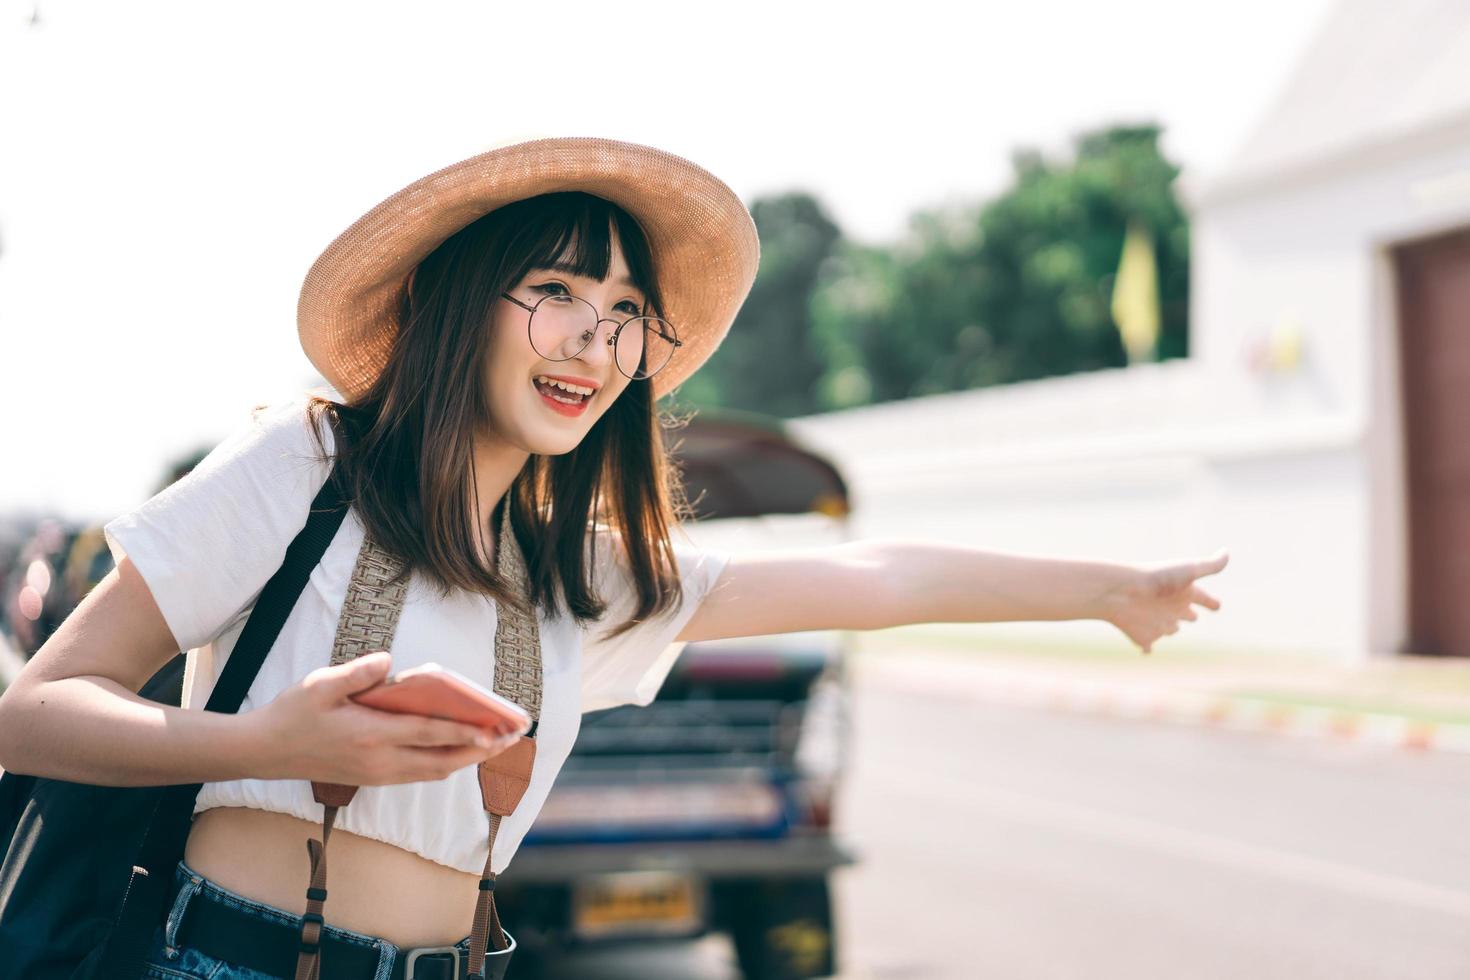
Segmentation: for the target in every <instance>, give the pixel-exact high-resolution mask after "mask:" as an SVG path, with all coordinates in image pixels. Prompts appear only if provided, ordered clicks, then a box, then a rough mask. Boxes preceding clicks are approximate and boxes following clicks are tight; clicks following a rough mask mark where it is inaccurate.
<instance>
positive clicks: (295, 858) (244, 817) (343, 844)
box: [184, 807, 480, 949]
mask: <svg viewBox="0 0 1470 980" xmlns="http://www.w3.org/2000/svg"><path fill="white" fill-rule="evenodd" d="M321 832H322V828H321V824H319V823H308V822H307V821H305V820H300V819H298V818H296V817H292V816H288V815H286V814H284V813H272V812H269V811H266V810H255V809H246V808H244V807H216V808H214V809H210V810H205V811H204V812H203V813H200V814H198V815H197V816H196V817H195V818H194V827H193V829H192V830H191V831H190V833H189V842H188V845H187V847H186V848H185V852H184V861H185V862H186V863H187V864H188V865H189V867H191V868H193V869H194V870H195V871H197V872H199V873H200V874H201V875H203V876H204V877H206V878H208V879H210V880H211V881H213V882H215V883H216V884H219V885H221V886H223V887H224V888H228V889H229V890H230V891H232V892H236V893H238V894H240V895H244V896H245V897H246V898H251V899H254V900H255V901H257V902H262V903H264V904H266V905H274V906H275V907H276V908H280V909H284V910H286V911H287V912H290V913H292V914H293V915H300V914H302V913H303V912H305V911H306V885H307V879H308V878H309V877H310V867H311V864H310V859H309V858H308V857H307V852H306V841H307V840H308V839H310V838H315V839H318V840H319V839H320V838H321ZM479 881H480V876H479V875H478V874H470V873H467V872H464V871H459V870H456V869H454V868H451V867H448V866H446V865H443V864H439V863H437V862H435V861H430V860H429V859H428V858H424V857H420V856H419V855H417V854H414V853H413V852H412V851H406V850H404V849H403V848H401V847H394V846H393V845H392V844H385V843H383V842H382V841H377V840H373V839H371V838H368V837H360V836H358V835H357V834H350V833H347V832H346V831H344V830H338V829H333V831H332V836H331V839H330V841H329V842H328V844H327V891H328V892H329V895H328V898H327V904H326V909H325V910H324V912H323V915H324V916H325V918H326V920H327V924H328V925H334V926H339V927H340V928H343V929H351V930H352V931H354V932H362V933H367V934H368V935H370V936H380V937H382V938H383V939H386V940H388V941H389V942H391V943H393V944H394V945H396V946H398V947H400V948H405V949H406V948H411V947H414V946H449V945H453V944H454V943H457V942H459V941H460V940H461V939H463V938H464V937H465V936H468V935H469V934H470V928H471V927H472V925H473V924H474V912H475V899H476V898H477V897H478V896H479Z"/></svg>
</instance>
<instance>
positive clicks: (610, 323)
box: [576, 320, 618, 371]
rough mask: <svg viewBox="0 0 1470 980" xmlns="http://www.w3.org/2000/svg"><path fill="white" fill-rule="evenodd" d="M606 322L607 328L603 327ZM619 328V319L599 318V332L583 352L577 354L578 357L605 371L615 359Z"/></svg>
mask: <svg viewBox="0 0 1470 980" xmlns="http://www.w3.org/2000/svg"><path fill="white" fill-rule="evenodd" d="M604 324H606V325H607V328H606V329H603V325H604ZM617 329H618V321H617V320H598V321H597V333H596V334H595V335H594V336H593V338H592V340H591V341H589V342H588V344H587V346H586V347H585V348H583V350H582V353H580V354H578V355H577V357H576V359H577V360H579V361H585V362H587V364H588V365H589V366H591V367H594V368H601V369H603V370H604V371H605V370H606V368H607V367H608V365H610V364H611V363H612V360H613V356H614V354H613V342H614V337H615V336H616V333H617Z"/></svg>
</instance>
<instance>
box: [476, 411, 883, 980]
mask: <svg viewBox="0 0 1470 980" xmlns="http://www.w3.org/2000/svg"><path fill="white" fill-rule="evenodd" d="M680 436H681V437H682V438H681V442H680V443H679V444H678V445H676V446H674V447H673V452H674V456H675V458H676V460H677V462H678V465H679V466H680V468H681V470H682V471H683V474H684V482H685V485H686V487H687V490H688V496H689V500H690V502H691V504H692V507H693V509H694V511H695V517H696V521H695V522H694V523H693V524H692V525H691V526H690V538H691V539H692V540H694V541H695V543H697V544H699V545H701V546H703V547H711V548H723V547H727V546H728V548H729V549H730V550H731V551H735V550H739V549H741V548H755V549H762V548H773V549H774V548H781V547H790V546H803V545H813V544H818V543H824V542H840V541H844V540H848V539H849V537H850V534H849V524H848V520H847V515H848V495H847V489H846V485H845V483H844V481H843V479H842V477H841V475H840V474H839V473H838V472H837V470H836V469H835V467H833V466H832V464H831V463H829V462H828V461H826V460H825V459H823V458H821V457H820V456H818V455H817V454H815V453H813V452H811V451H809V450H807V449H805V448H803V447H801V446H798V445H797V444H795V443H794V442H793V441H792V440H791V439H790V438H789V437H788V436H787V435H786V434H785V433H784V431H783V428H782V426H781V425H780V423H779V422H778V421H776V420H772V419H768V418H765V417H762V416H755V415H749V414H745V413H738V414H737V413H733V412H730V413H725V412H722V413H720V414H718V415H714V414H713V413H705V414H702V415H700V416H698V417H696V418H695V419H694V420H693V421H691V422H690V423H689V424H688V426H687V427H685V428H684V429H682V430H681V431H680ZM850 641H851V634H849V633H842V632H830V631H829V632H815V631H814V632H805V633H794V634H788V635H783V636H762V637H742V638H737V639H727V640H719V641H713V642H697V643H690V644H689V645H688V646H687V647H686V648H685V649H684V651H683V652H682V653H681V655H680V657H679V660H678V661H677V663H676V664H675V667H674V669H673V671H672V672H671V674H670V675H669V677H668V679H667V680H666V682H665V683H664V685H663V687H662V688H661V689H660V691H659V693H658V695H657V697H656V698H655V700H654V701H653V702H652V703H651V704H650V705H648V706H647V707H637V706H632V705H630V706H624V707H619V708H613V709H610V710H606V711H599V712H589V713H588V714H587V715H585V716H584V718H583V720H582V727H581V733H580V735H579V736H578V740H577V743H576V745H575V747H574V748H573V750H572V754H571V756H570V758H569V759H568V760H567V763H566V765H565V767H564V768H563V770H562V772H561V774H560V775H559V776H558V777H557V782H556V786H555V787H554V788H553V790H552V791H551V794H550V796H549V797H548V799H547V801H546V804H545V806H544V807H543V809H542V811H541V814H540V816H539V817H538V818H537V820H536V823H535V824H534V825H533V826H532V828H531V830H530V832H529V833H528V834H527V836H526V838H525V840H524V842H523V843H522V845H521V847H520V850H519V851H518V852H517V854H516V859H515V861H514V862H513V864H512V865H511V867H510V868H508V869H507V871H506V873H505V874H504V875H503V876H502V877H501V879H500V880H499V881H498V882H497V886H496V891H497V893H498V896H499V898H500V899H501V903H498V904H500V907H501V908H502V909H503V910H504V915H505V919H506V925H507V928H509V929H510V930H511V931H512V932H513V933H514V934H515V935H516V937H517V941H518V942H519V943H520V944H521V947H520V951H518V953H517V956H518V957H520V958H521V961H520V962H518V963H517V968H518V969H519V970H520V971H521V973H522V974H529V973H533V972H535V971H536V968H537V967H544V966H545V965H546V963H545V960H544V956H543V955H542V954H544V953H546V952H548V951H549V950H551V949H553V948H555V949H567V948H571V947H575V946H586V945H588V944H597V943H612V942H650V941H660V940H669V939H687V938H692V937H696V936H700V935H703V934H705V933H708V932H711V931H724V932H727V933H728V934H729V935H730V936H731V938H732V940H733V943H734V947H735V950H736V955H737V959H738V961H739V964H740V967H741V969H742V971H743V973H744V974H745V976H746V977H747V978H750V980H786V978H805V977H820V976H828V975H831V974H832V973H834V972H836V967H835V958H836V954H835V941H834V934H833V915H832V902H831V893H830V889H829V883H828V878H829V875H830V873H831V872H832V871H833V869H835V868H837V867H840V866H842V865H844V864H849V863H851V862H852V861H853V860H854V858H853V857H852V855H851V854H850V853H849V851H848V850H847V849H846V848H844V847H843V846H842V845H841V844H840V843H839V842H838V841H837V840H835V839H834V835H833V831H832V801H833V795H834V793H835V792H836V789H837V784H838V780H839V777H840V775H841V772H842V770H843V769H844V767H845V753H844V749H845V746H846V744H847V739H846V730H847V694H846V686H845V680H844V661H845V657H846V654H847V652H848V649H849V647H850Z"/></svg>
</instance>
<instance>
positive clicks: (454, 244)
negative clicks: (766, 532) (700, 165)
mask: <svg viewBox="0 0 1470 980" xmlns="http://www.w3.org/2000/svg"><path fill="white" fill-rule="evenodd" d="M614 233H616V234H617V236H618V242H619V244H620V245H621V247H622V251H623V255H624V258H625V259H626V260H627V263H628V270H629V272H630V273H631V275H632V278H633V281H634V283H635V284H637V285H638V287H639V288H640V289H641V290H642V291H643V294H644V296H645V298H646V299H647V305H648V307H650V308H651V310H646V311H645V312H652V313H654V314H656V315H661V314H662V312H663V303H662V297H661V296H660V294H659V290H658V280H657V278H656V276H655V275H654V268H653V259H652V256H651V254H650V251H649V247H648V241H647V239H646V238H645V236H644V234H643V230H642V228H640V227H639V225H638V223H637V221H635V220H634V219H633V217H632V216H631V215H629V214H628V213H627V212H625V211H624V210H623V209H622V208H620V207H618V206H617V205H615V204H613V203H612V202H610V201H606V200H603V199H602V198H599V197H594V196H593V195H590V194H585V193H582V192H576V191H568V192H560V193H554V194H543V195H540V196H537V197H532V198H526V199H524V200H521V201H516V202H514V203H512V204H508V205H506V206H504V207H501V208H498V209H497V210H495V211H492V212H490V213H489V214H487V215H485V216H484V217H482V218H480V219H478V220H477V221H475V222H473V223H471V224H470V225H468V226H467V227H465V228H463V229H461V230H460V231H459V232H457V233H455V234H454V235H453V236H452V237H450V238H449V239H448V240H446V241H445V242H444V243H443V244H442V245H440V246H439V247H438V248H437V249H435V250H434V251H433V252H432V253H431V254H430V255H429V256H428V257H427V258H425V259H424V260H423V261H422V262H421V263H419V265H418V267H417V268H416V269H415V270H414V273H413V275H412V276H411V277H410V278H409V282H408V284H407V285H406V287H405V289H404V290H403V294H402V297H401V301H400V315H399V324H400V326H399V329H398V332H397V335H396V336H395V337H394V338H393V343H392V350H391V353H390V355H389V357H388V363H387V366H386V367H385V368H384V369H383V371H382V372H381V373H380V374H379V376H378V378H377V379H376V381H375V382H374V383H373V385H372V387H371V388H370V389H368V391H367V392H366V393H365V394H364V395H363V396H362V397H361V398H360V399H359V400H357V401H355V402H353V403H351V404H344V403H342V402H336V401H333V400H331V399H328V398H322V397H320V396H312V397H311V399H310V403H309V405H308V412H309V413H310V417H311V421H312V423H313V424H312V430H313V431H314V432H316V433H317V441H318V444H319V445H320V446H321V450H322V454H323V456H326V455H327V448H326V446H325V444H324V443H322V435H321V433H320V422H321V418H322V416H323V414H326V415H327V416H328V420H329V422H330V424H332V425H333V428H334V431H335V432H336V433H337V440H336V441H337V446H338V452H339V456H340V461H341V464H342V473H343V480H344V485H345V489H346V491H347V497H348V499H350V500H351V501H352V502H353V505H354V506H355V507H356V508H357V513H358V516H359V519H360V520H361V521H362V523H363V525H364V527H365V529H366V532H367V533H368V534H369V535H371V536H372V537H373V539H374V540H375V541H376V542H377V543H378V544H379V545H381V546H382V547H383V548H384V549H385V550H387V551H389V552H391V553H392V554H394V555H395V556H397V557H398V558H399V559H400V560H401V561H402V562H403V565H404V570H403V573H402V574H404V575H407V574H409V573H410V572H411V571H413V570H415V569H417V570H419V571H420V572H422V573H423V574H424V575H425V577H426V578H428V579H430V580H431V581H433V582H434V583H435V584H436V585H437V586H438V587H439V589H440V591H441V593H442V594H445V595H447V594H448V593H449V591H450V590H451V589H454V588H460V589H466V590H469V591H472V592H477V593H483V594H485V595H489V596H492V597H494V599H495V600H496V601H497V602H509V603H512V604H518V600H517V597H516V596H515V595H514V594H513V593H512V591H511V590H510V588H509V586H508V585H507V583H506V582H504V581H503V580H502V579H501V578H500V576H498V575H497V574H496V572H495V569H494V568H492V567H490V566H489V565H487V564H486V563H485V562H484V561H483V560H482V559H481V557H480V554H479V551H478V549H477V548H476V543H475V542H476V532H475V529H474V528H473V524H474V522H475V520H476V519H477V518H476V516H475V514H476V511H475V507H474V489H473V485H472V482H473V476H474V466H473V456H472V445H473V441H472V433H474V432H475V431H477V430H481V431H483V430H484V429H485V427H486V424H487V422H488V418H487V408H488V405H489V400H488V398H487V397H486V396H487V392H486V390H485V371H484V363H485V358H486V357H487V356H488V354H487V348H488V344H489V330H488V329H487V325H488V324H489V323H490V320H491V312H492V308H493V306H494V304H495V301H496V299H497V298H498V297H499V296H500V294H501V293H502V292H504V291H506V290H508V289H510V288H511V287H513V286H515V285H516V283H518V282H520V280H521V279H522V278H523V277H524V276H525V275H526V273H527V272H528V271H530V269H532V268H533V267H543V266H548V265H551V264H552V263H553V262H554V261H556V260H558V259H565V260H568V261H570V262H571V263H572V264H573V265H574V266H575V271H576V272H577V273H578V274H581V275H584V276H590V277H592V278H594V279H599V280H600V279H604V278H606V277H607V274H608V270H609V268H610V266H611V264H612V237H611V236H612V234H614ZM568 248H570V249H571V250H572V254H571V255H570V256H567V255H565V252H566V251H567V250H568ZM686 422H687V417H686V418H678V417H675V416H674V415H672V414H668V415H664V414H661V413H660V412H659V411H658V409H657V407H656V403H655V401H654V398H653V388H652V383H651V382H650V381H630V382H629V383H628V386H627V388H625V389H624V391H623V392H622V394H620V395H619V396H618V397H617V399H616V400H615V401H614V402H613V403H612V405H610V406H609V407H608V409H607V411H606V412H604V413H603V416H602V418H600V419H598V421H597V422H596V423H595V424H594V425H593V426H592V428H591V429H590V430H589V431H588V433H587V435H586V436H585V437H584V438H583V440H582V442H581V443H580V444H579V445H577V447H576V448H574V449H573V450H571V451H570V452H568V453H564V454H560V455H550V456H547V455H540V454H534V453H533V454H532V455H531V457H530V459H529V460H527V463H526V465H525V466H524V467H523V468H522V469H521V472H520V473H519V474H517V476H516V478H515V480H514V481H513V482H512V484H511V487H510V496H511V507H510V514H511V527H512V530H513V532H514V533H515V535H516V539H517V541H518V542H519V543H520V545H521V549H522V551H523V552H524V553H525V556H526V564H527V571H528V572H529V575H530V583H531V589H530V599H531V601H532V603H533V604H534V605H536V606H538V607H540V608H543V609H546V610H552V611H557V610H560V609H561V608H563V606H562V602H563V600H564V601H565V608H566V609H568V610H569V611H570V613H571V614H572V615H573V616H574V617H576V618H577V619H578V620H580V621H585V620H589V619H601V618H602V617H603V615H604V614H605V612H606V610H607V602H606V600H604V599H603V598H602V597H601V596H599V595H597V594H596V592H595V590H594V587H593V585H594V583H593V581H592V578H591V569H590V568H588V567H584V566H586V564H587V562H586V561H585V551H584V549H585V548H586V546H587V536H588V534H589V533H590V529H591V525H592V522H593V521H598V522H602V523H605V524H606V525H607V526H608V528H609V530H611V531H613V532H616V533H615V534H614V536H613V540H614V541H615V542H616V541H618V540H619V539H620V540H621V543H622V546H623V548H624V557H625V560H626V563H627V567H628V568H629V570H630V571H631V573H632V578H633V582H634V584H635V588H636V591H637V596H638V599H637V603H636V608H635V610H634V612H633V613H632V618H631V619H630V620H629V621H628V622H626V623H623V624H621V625H619V626H616V628H614V629H613V630H612V631H611V633H610V635H612V636H616V635H618V634H620V633H622V632H623V631H624V630H626V629H628V628H630V627H631V626H632V625H633V624H634V623H635V622H638V621H641V620H643V619H646V618H648V617H649V616H653V615H657V614H659V613H662V612H664V611H666V610H668V609H670V608H671V607H673V606H674V605H676V604H677V603H678V602H679V601H680V600H681V599H682V590H681V588H680V584H679V577H678V570H677V566H676V564H675V562H674V555H673V549H672V545H671V543H670V539H669V528H670V527H671V526H672V525H674V524H677V523H678V522H679V520H681V519H682V518H683V517H684V516H686V515H687V514H688V513H689V509H688V504H687V500H686V499H685V496H684V490H683V486H682V482H681V480H680V478H679V474H678V471H677V469H676V468H675V467H673V466H672V465H671V464H670V463H669V461H668V459H667V457H666V453H665V445H664V430H665V429H674V428H678V427H679V426H681V425H683V424H684V423H686ZM484 530H485V532H486V533H487V534H488V529H484ZM491 540H493V538H491ZM521 608H524V607H521Z"/></svg>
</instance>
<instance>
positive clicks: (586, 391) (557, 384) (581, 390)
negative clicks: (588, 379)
mask: <svg viewBox="0 0 1470 980" xmlns="http://www.w3.org/2000/svg"><path fill="white" fill-rule="evenodd" d="M536 380H537V381H539V382H541V383H542V384H546V385H551V386H552V387H554V388H561V389H562V390H563V391H571V392H575V393H576V394H579V395H586V396H590V395H591V394H592V393H593V392H594V391H596V390H597V389H596V388H586V387H583V386H582V385H574V384H571V383H569V382H566V381H558V380H556V379H555V378H548V377H547V376H546V375H544V374H539V375H537V376H536Z"/></svg>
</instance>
